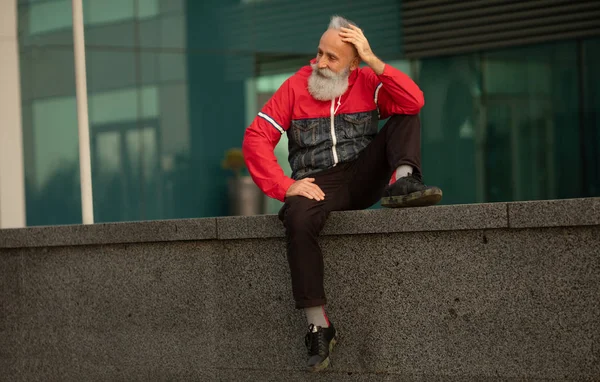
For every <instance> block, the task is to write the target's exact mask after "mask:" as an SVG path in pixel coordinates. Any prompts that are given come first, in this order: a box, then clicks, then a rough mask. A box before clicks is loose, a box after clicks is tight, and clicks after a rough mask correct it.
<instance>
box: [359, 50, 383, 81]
mask: <svg viewBox="0 0 600 382" xmlns="http://www.w3.org/2000/svg"><path fill="white" fill-rule="evenodd" d="M363 61H364V62H365V63H366V64H367V65H369V67H370V68H371V69H373V71H374V72H375V74H377V75H378V76H380V75H382V74H383V71H384V69H385V63H384V62H383V61H381V60H380V59H379V58H378V57H377V56H375V55H372V56H371V57H368V58H367V59H366V60H363Z"/></svg>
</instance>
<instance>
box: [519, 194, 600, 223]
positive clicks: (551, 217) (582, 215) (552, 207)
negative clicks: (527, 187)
mask: <svg viewBox="0 0 600 382" xmlns="http://www.w3.org/2000/svg"><path fill="white" fill-rule="evenodd" d="M508 218H509V221H510V225H509V226H510V228H532V227H573V226H582V225H600V198H585V199H564V200H540V201H531V202H515V203H508Z"/></svg>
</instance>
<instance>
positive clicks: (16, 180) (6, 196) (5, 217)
mask: <svg viewBox="0 0 600 382" xmlns="http://www.w3.org/2000/svg"><path fill="white" fill-rule="evenodd" d="M21 126H22V124H21V89H20V76H19V50H18V40H17V0H0V228H15V227H24V226H25V182H24V172H23V138H22V127H21Z"/></svg>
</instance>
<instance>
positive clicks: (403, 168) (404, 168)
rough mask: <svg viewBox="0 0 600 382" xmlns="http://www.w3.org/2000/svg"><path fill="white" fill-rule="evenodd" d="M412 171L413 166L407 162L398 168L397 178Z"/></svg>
mask: <svg viewBox="0 0 600 382" xmlns="http://www.w3.org/2000/svg"><path fill="white" fill-rule="evenodd" d="M412 173H413V168H412V167H411V166H409V165H407V164H403V165H402V166H400V167H398V168H397V169H396V179H400V178H404V177H405V176H408V174H412Z"/></svg>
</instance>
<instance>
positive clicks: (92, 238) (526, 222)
mask: <svg viewBox="0 0 600 382" xmlns="http://www.w3.org/2000/svg"><path fill="white" fill-rule="evenodd" d="M586 225H600V197H596V198H581V199H562V200H543V201H528V202H511V203H485V204H464V205H448V206H444V205H443V206H435V207H425V208H410V209H379V210H362V211H344V212H334V213H332V214H331V216H330V218H329V219H328V221H327V223H326V225H325V228H324V229H323V233H322V235H354V234H373V233H398V232H417V231H455V230H477V229H497V228H516V229H519V228H537V227H568V226H586ZM280 237H284V230H283V226H282V224H281V222H280V221H279V220H278V218H277V216H276V215H259V216H231V217H216V218H201V219H180V220H156V221H140V222H125V223H98V224H93V225H64V226H45V227H28V228H17V229H3V230H0V248H19V247H54V246H76V245H102V244H126V243H144V242H167V241H200V240H232V239H261V238H280Z"/></svg>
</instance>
